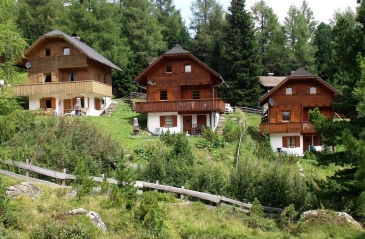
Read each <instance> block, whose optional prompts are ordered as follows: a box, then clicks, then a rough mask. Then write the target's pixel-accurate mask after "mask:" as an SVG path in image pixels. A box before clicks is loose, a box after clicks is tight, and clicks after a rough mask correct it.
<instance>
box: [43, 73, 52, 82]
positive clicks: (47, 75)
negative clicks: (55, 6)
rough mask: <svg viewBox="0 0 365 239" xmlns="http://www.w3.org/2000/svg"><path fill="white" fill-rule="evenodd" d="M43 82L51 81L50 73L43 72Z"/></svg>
mask: <svg viewBox="0 0 365 239" xmlns="http://www.w3.org/2000/svg"><path fill="white" fill-rule="evenodd" d="M44 82H45V83H46V82H52V77H51V74H44Z"/></svg>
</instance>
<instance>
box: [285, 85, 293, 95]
mask: <svg viewBox="0 0 365 239" xmlns="http://www.w3.org/2000/svg"><path fill="white" fill-rule="evenodd" d="M285 94H286V95H292V94H293V88H292V87H286V90H285Z"/></svg>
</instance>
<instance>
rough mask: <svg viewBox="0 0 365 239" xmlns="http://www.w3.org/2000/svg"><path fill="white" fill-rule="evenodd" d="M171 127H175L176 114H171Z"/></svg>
mask: <svg viewBox="0 0 365 239" xmlns="http://www.w3.org/2000/svg"><path fill="white" fill-rule="evenodd" d="M172 127H177V116H176V115H174V116H172Z"/></svg>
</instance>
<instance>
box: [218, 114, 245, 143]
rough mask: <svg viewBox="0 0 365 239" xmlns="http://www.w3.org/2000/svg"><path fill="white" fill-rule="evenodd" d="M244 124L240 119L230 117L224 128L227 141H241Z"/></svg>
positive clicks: (224, 137) (224, 136)
mask: <svg viewBox="0 0 365 239" xmlns="http://www.w3.org/2000/svg"><path fill="white" fill-rule="evenodd" d="M243 130H244V128H243V124H242V123H240V122H239V121H232V120H231V119H228V120H227V121H226V123H225V125H224V128H223V134H222V136H223V139H224V141H226V142H229V143H232V142H235V141H236V142H237V141H239V139H240V137H241V134H242V133H243Z"/></svg>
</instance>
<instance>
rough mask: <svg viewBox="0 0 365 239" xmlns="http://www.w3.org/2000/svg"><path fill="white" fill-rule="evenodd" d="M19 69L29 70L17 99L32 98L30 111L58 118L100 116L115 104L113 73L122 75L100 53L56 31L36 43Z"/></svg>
mask: <svg viewBox="0 0 365 239" xmlns="http://www.w3.org/2000/svg"><path fill="white" fill-rule="evenodd" d="M17 65H18V66H20V67H23V68H26V69H27V72H28V84H24V85H16V86H15V89H14V91H15V95H17V96H27V97H29V109H30V110H37V109H44V110H46V109H47V112H48V111H52V112H53V113H54V114H57V115H64V114H65V113H68V112H70V111H73V110H74V107H75V105H76V103H77V99H78V98H79V102H80V103H81V110H80V113H82V114H84V115H93V116H98V115H100V114H101V113H102V112H103V111H104V109H105V108H106V107H108V105H109V104H110V103H111V96H112V75H111V73H112V70H118V71H122V70H121V69H120V68H119V67H117V66H116V65H114V64H113V63H112V62H110V61H109V60H108V59H106V58H105V57H103V56H102V55H101V54H99V53H98V52H97V51H95V50H94V49H92V48H91V47H89V46H88V45H86V44H85V43H83V42H82V41H80V38H78V36H77V35H76V34H75V35H73V36H69V35H67V34H65V33H63V32H62V31H59V30H54V31H51V32H49V33H47V34H45V35H43V36H41V37H40V38H39V39H38V40H36V41H35V42H34V43H33V44H32V45H31V46H30V47H29V48H28V49H27V50H26V52H25V53H24V57H22V58H21V59H20V60H19V61H18V62H17Z"/></svg>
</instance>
